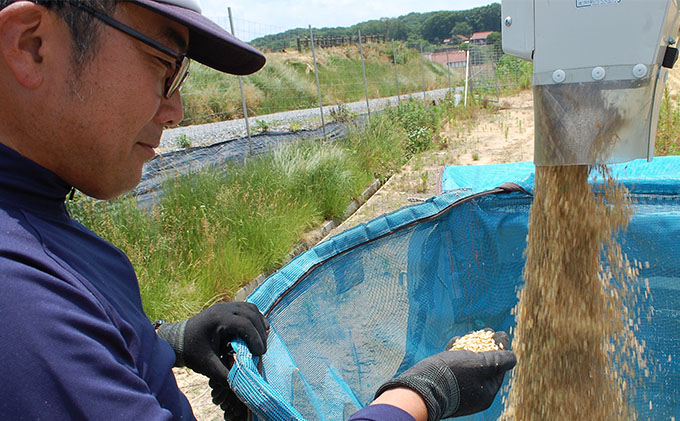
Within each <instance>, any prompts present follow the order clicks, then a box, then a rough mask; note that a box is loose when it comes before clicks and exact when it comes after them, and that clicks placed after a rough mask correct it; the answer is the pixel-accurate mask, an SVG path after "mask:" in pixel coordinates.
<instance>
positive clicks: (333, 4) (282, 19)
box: [199, 0, 500, 41]
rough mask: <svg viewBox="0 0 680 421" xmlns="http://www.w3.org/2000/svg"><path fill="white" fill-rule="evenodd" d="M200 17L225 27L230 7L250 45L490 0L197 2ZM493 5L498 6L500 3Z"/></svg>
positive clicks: (240, 33) (463, 7)
mask: <svg viewBox="0 0 680 421" xmlns="http://www.w3.org/2000/svg"><path fill="white" fill-rule="evenodd" d="M199 2H200V4H201V8H202V9H203V15H205V16H208V17H210V18H211V19H213V20H215V21H216V22H217V23H219V24H220V25H222V26H227V29H228V23H229V21H228V19H227V14H228V13H227V7H231V12H232V16H233V18H234V26H235V31H236V36H237V37H239V38H241V39H243V40H244V41H250V40H251V39H253V38H257V37H260V36H264V35H268V34H275V33H279V32H283V31H286V30H288V29H293V28H307V27H308V26H309V25H312V27H314V28H323V27H335V26H351V25H354V24H355V23H359V22H364V21H367V20H371V19H380V18H381V17H389V18H396V17H398V16H401V15H406V14H409V13H411V12H419V13H423V12H434V11H438V10H467V9H472V8H474V7H478V6H486V5H488V4H491V3H494V1H493V0H424V1H422V0H421V1H413V0H370V1H369V0H332V1H331V0H306V1H304V0H303V1H292V0H231V1H228V0H199ZM495 2H497V3H500V0H496V1H495Z"/></svg>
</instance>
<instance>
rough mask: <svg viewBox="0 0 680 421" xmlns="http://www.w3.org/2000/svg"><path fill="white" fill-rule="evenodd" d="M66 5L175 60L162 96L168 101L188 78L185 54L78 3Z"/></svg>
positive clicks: (68, 1) (187, 60)
mask: <svg viewBox="0 0 680 421" xmlns="http://www.w3.org/2000/svg"><path fill="white" fill-rule="evenodd" d="M66 3H68V4H70V5H72V6H74V7H77V8H78V9H80V10H82V11H84V12H86V13H89V14H91V15H92V16H94V17H96V18H97V19H99V20H100V21H102V22H104V23H105V24H107V25H109V26H111V27H112V28H115V29H117V30H119V31H121V32H123V33H124V34H127V35H128V36H130V37H132V38H134V39H136V40H137V41H140V42H143V43H144V44H146V45H148V46H149V47H152V48H155V49H156V50H158V51H160V52H161V53H163V54H165V55H166V56H168V57H171V58H172V59H173V60H175V68H174V69H173V72H172V75H171V76H170V77H168V78H167V79H166V80H165V88H164V92H163V96H164V97H165V98H166V99H170V98H171V97H172V96H173V95H174V94H175V92H177V90H178V89H179V88H180V87H181V86H182V83H184V81H185V80H186V78H187V76H189V64H191V59H190V58H189V57H187V55H186V54H183V53H178V52H176V51H174V50H172V49H171V48H169V47H166V46H165V45H163V44H161V43H159V42H158V41H156V40H154V39H152V38H149V37H147V36H146V35H144V34H142V33H141V32H139V31H137V30H135V29H133V28H131V27H129V26H127V25H125V24H124V23H122V22H120V21H117V20H116V19H114V18H112V17H111V16H108V15H105V14H103V13H100V12H98V11H96V10H94V9H92V8H91V7H89V6H86V5H84V4H82V3H80V2H78V1H75V0H66Z"/></svg>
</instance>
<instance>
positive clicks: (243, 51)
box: [130, 0, 266, 75]
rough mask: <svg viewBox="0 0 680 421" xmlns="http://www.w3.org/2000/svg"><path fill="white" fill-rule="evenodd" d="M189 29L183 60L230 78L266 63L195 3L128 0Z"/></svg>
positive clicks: (256, 52)
mask: <svg viewBox="0 0 680 421" xmlns="http://www.w3.org/2000/svg"><path fill="white" fill-rule="evenodd" d="M130 1H131V2H132V3H135V4H137V5H139V6H142V7H145V8H147V9H149V10H152V11H154V12H156V13H158V14H160V15H162V16H165V17H166V18H168V19H171V20H173V21H175V22H178V23H180V24H182V25H184V26H186V27H187V28H188V29H189V48H188V50H187V56H188V57H189V58H191V59H192V60H196V61H198V62H199V63H203V64H205V65H206V66H208V67H212V68H213V69H216V70H219V71H222V72H225V73H231V74H234V75H248V74H251V73H255V72H256V71H258V70H260V69H261V68H262V66H264V63H265V61H266V59H265V57H264V55H263V54H262V53H261V52H259V51H257V50H256V49H255V48H253V47H251V46H250V45H248V44H246V43H245V42H243V41H241V40H240V39H238V38H236V37H234V36H233V35H231V34H230V33H229V32H227V31H226V30H224V29H222V28H221V27H220V26H219V25H217V24H216V23H214V22H213V21H211V20H210V19H208V18H206V17H205V16H203V15H202V14H201V7H200V6H199V4H198V1H197V0H130Z"/></svg>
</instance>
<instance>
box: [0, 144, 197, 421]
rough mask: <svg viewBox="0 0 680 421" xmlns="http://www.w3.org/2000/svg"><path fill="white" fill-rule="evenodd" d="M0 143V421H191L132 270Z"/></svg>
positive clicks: (49, 183)
mask: <svg viewBox="0 0 680 421" xmlns="http://www.w3.org/2000/svg"><path fill="white" fill-rule="evenodd" d="M69 190H70V186H69V185H68V184H66V183H65V182H64V181H63V180H61V179H60V178H59V177H58V176H56V175H55V174H54V173H52V172H50V171H48V170H47V169H45V168H43V167H41V166H39V165H37V164H35V163H34V162H32V161H30V160H28V159H26V158H24V157H22V156H21V155H19V154H17V153H16V152H14V151H13V150H11V149H9V148H7V147H6V146H4V145H2V144H0V361H1V362H2V374H3V375H2V381H0V419H12V420H18V419H45V420H57V419H59V420H63V419H125V420H131V419H143V420H166V419H194V416H193V414H192V411H191V407H190V405H189V402H188V401H187V399H186V398H185V397H184V395H183V394H182V392H180V390H179V389H178V387H177V383H176V381H175V377H174V375H173V372H172V369H171V368H172V365H173V364H174V362H175V354H174V352H173V350H172V348H171V347H170V345H169V344H168V343H167V342H165V341H164V340H162V339H160V338H159V337H158V336H157V335H156V334H155V332H154V329H153V327H152V326H151V324H150V322H149V319H148V317H147V316H146V314H145V313H144V310H143V308H142V301H141V298H140V294H139V285H138V284H137V277H136V275H135V273H134V270H133V268H132V265H131V264H130V262H129V260H128V259H127V257H126V256H125V255H124V254H123V253H122V252H121V251H120V250H118V249H117V248H116V247H114V246H112V245H111V244H109V243H108V242H106V241H104V240H103V239H101V238H100V237H98V236H97V235H95V234H94V233H92V232H91V231H90V230H88V229H87V228H85V227H84V226H82V225H81V224H79V223H77V222H75V221H74V220H73V219H71V218H70V217H69V215H68V213H67V211H66V208H65V206H64V199H65V196H66V194H67V193H68V192H69Z"/></svg>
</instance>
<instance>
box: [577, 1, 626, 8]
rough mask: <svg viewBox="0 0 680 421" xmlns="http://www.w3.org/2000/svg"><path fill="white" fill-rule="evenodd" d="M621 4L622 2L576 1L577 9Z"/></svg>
mask: <svg viewBox="0 0 680 421" xmlns="http://www.w3.org/2000/svg"><path fill="white" fill-rule="evenodd" d="M617 3H621V0H576V7H588V6H605V5H608V4H617Z"/></svg>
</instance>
